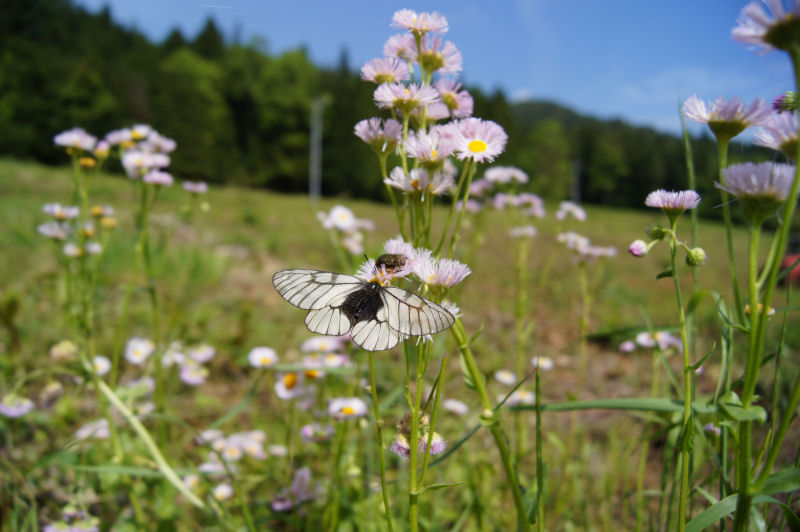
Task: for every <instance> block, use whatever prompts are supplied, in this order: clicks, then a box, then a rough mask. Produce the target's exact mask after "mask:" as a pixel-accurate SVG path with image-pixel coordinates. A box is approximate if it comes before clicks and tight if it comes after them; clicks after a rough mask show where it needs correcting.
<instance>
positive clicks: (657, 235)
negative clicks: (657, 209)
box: [647, 224, 667, 240]
mask: <svg viewBox="0 0 800 532" xmlns="http://www.w3.org/2000/svg"><path fill="white" fill-rule="evenodd" d="M647 236H649V237H650V238H652V239H653V240H664V238H666V236H667V230H666V229H664V228H663V227H661V226H660V225H658V224H656V225H652V226H650V227H649V228H648V229H647Z"/></svg>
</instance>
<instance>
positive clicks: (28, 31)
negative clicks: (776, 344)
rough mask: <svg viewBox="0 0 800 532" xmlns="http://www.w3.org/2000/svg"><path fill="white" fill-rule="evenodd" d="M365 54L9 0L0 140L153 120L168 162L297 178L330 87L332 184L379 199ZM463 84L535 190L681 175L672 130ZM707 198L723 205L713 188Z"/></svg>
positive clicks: (591, 191)
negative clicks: (168, 142)
mask: <svg viewBox="0 0 800 532" xmlns="http://www.w3.org/2000/svg"><path fill="white" fill-rule="evenodd" d="M359 68H360V65H355V66H353V65H350V62H349V59H348V56H347V53H346V51H343V52H342V55H341V59H340V61H339V64H338V65H337V66H336V67H333V68H322V67H319V66H317V65H314V64H313V63H312V62H311V61H310V59H309V57H308V54H307V53H306V51H305V50H304V49H302V48H298V49H296V50H291V51H288V52H285V53H282V54H272V53H270V52H269V49H268V46H267V42H266V41H265V40H263V39H254V40H251V41H249V42H247V43H242V42H240V41H239V39H230V38H226V36H225V35H223V33H222V32H221V31H220V30H219V28H218V27H217V26H216V24H215V23H214V21H213V19H209V20H208V21H207V22H206V24H205V26H204V27H203V28H202V30H201V31H200V32H199V33H198V34H197V35H195V36H194V37H193V38H187V37H186V36H184V35H183V34H182V33H181V32H180V31H179V30H178V29H175V30H173V31H172V32H171V33H170V34H169V36H168V37H167V38H166V39H164V41H163V42H160V43H159V42H151V41H150V40H148V39H147V38H146V37H145V36H144V35H143V34H142V33H140V32H138V31H136V30H134V29H130V28H126V27H123V26H121V25H120V24H118V23H116V22H115V21H114V20H113V19H112V16H111V12H110V11H109V9H108V8H105V9H103V10H102V11H100V12H99V13H96V14H94V13H90V12H88V11H86V10H85V9H84V8H82V7H80V6H76V5H73V4H71V3H70V2H69V0H36V1H34V2H30V1H29V0H8V1H7V2H5V3H4V6H3V16H2V17H0V155H3V156H12V157H17V158H22V159H33V160H38V161H42V162H45V163H51V164H60V163H63V154H61V152H60V151H59V150H57V149H56V148H54V147H53V146H52V143H51V139H52V136H53V135H54V134H55V133H57V132H59V131H62V130H65V129H68V128H71V127H74V126H80V127H83V128H85V129H87V130H88V131H90V132H91V133H93V134H96V135H103V134H104V133H105V132H107V131H110V130H112V129H117V128H119V127H122V126H125V125H131V124H133V123H140V122H143V123H149V124H151V125H153V126H154V127H155V128H156V129H158V130H159V131H160V132H161V133H162V134H164V135H167V136H169V137H171V138H174V139H175V140H176V141H177V142H178V146H179V149H178V150H177V151H176V152H175V153H174V154H173V155H174V157H173V163H172V165H171V169H172V171H173V172H174V173H175V174H176V175H178V176H179V177H182V178H186V179H204V180H207V181H209V182H212V183H233V184H239V185H244V186H252V187H263V188H269V189H272V190H277V191H284V192H301V191H306V190H307V187H308V165H309V128H310V109H311V103H312V101H313V100H314V99H316V98H319V97H324V98H325V100H326V102H327V105H326V106H325V108H324V117H323V122H324V134H323V170H322V172H323V184H322V191H323V194H326V195H349V196H353V197H361V198H371V199H382V198H383V197H384V196H383V195H384V194H385V190H384V187H383V184H382V183H381V181H380V176H379V175H378V167H377V163H376V161H375V160H374V156H373V155H372V153H371V152H370V150H369V149H368V148H367V147H366V146H365V145H363V144H362V143H361V141H359V140H358V139H357V138H356V137H355V135H353V126H354V124H355V123H356V122H358V121H359V120H361V119H363V118H368V117H370V116H376V115H377V114H378V112H377V109H376V108H375V107H374V105H373V104H372V92H373V90H374V85H372V84H371V83H367V82H363V81H361V79H360V76H359ZM468 89H469V90H470V92H471V93H472V95H473V98H474V100H475V116H478V117H481V118H484V119H489V120H494V121H495V122H497V123H499V124H500V125H502V126H503V127H504V128H505V129H506V131H507V132H508V134H509V138H510V140H509V144H508V147H507V150H506V152H505V153H504V154H503V155H502V156H501V157H500V158H499V159H498V160H497V163H498V164H503V165H510V166H517V167H519V168H521V169H523V170H524V171H525V172H526V173H528V175H529V176H530V177H531V182H530V184H529V185H528V188H529V189H530V190H531V191H533V192H536V193H538V194H541V195H543V196H545V197H548V198H554V199H566V198H568V197H573V198H575V199H580V200H581V201H583V202H586V203H602V204H606V205H617V206H637V207H638V206H641V205H642V201H643V198H644V197H645V196H646V195H647V193H648V192H649V191H651V190H653V189H655V188H672V189H675V188H686V182H687V180H686V174H687V172H686V164H685V156H684V143H683V139H681V138H679V137H678V136H675V135H669V134H665V133H660V132H657V131H655V130H653V129H649V128H644V127H635V126H632V125H630V124H627V123H625V122H623V121H620V120H598V119H595V118H591V117H586V116H581V115H579V114H577V113H575V112H573V111H572V110H570V109H568V108H565V107H563V106H560V105H558V104H554V103H550V102H542V101H539V102H523V103H511V102H509V101H508V100H507V98H506V97H505V95H504V93H503V92H502V91H501V90H497V91H495V92H493V93H488V94H487V93H484V92H482V91H481V90H479V89H476V88H470V87H468ZM675 119H676V121H677V120H679V117H678V114H677V109H676V118H675ZM692 147H693V152H694V165H695V169H696V174H697V182H698V183H699V186H698V191H699V192H700V193H701V194H712V196H710V197H717V194H716V192H714V191H713V183H714V181H715V180H716V164H717V162H716V147H715V144H714V141H713V140H712V139H711V138H710V137H708V136H701V137H697V138H694V139H692ZM772 157H774V154H773V153H772V152H768V151H766V150H762V149H759V148H756V147H752V146H747V145H737V146H734V147H733V149H732V154H731V159H732V162H736V161H737V160H740V159H741V160H764V159H769V158H772ZM703 209H704V213H705V214H707V215H712V216H713V215H715V214H716V211H718V210H719V209H714V202H704V203H703Z"/></svg>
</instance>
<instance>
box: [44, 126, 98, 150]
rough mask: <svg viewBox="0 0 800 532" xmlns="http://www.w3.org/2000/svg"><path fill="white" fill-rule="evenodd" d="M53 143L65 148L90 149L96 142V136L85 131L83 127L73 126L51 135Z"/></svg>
mask: <svg viewBox="0 0 800 532" xmlns="http://www.w3.org/2000/svg"><path fill="white" fill-rule="evenodd" d="M53 143H55V145H56V146H63V147H65V148H76V149H79V150H84V151H92V149H93V148H94V146H95V144H96V143H97V138H96V137H93V136H92V135H90V134H89V133H87V132H86V131H85V130H84V129H83V128H79V127H74V128H72V129H68V130H66V131H62V132H61V133H59V134H58V135H56V136H55V137H53Z"/></svg>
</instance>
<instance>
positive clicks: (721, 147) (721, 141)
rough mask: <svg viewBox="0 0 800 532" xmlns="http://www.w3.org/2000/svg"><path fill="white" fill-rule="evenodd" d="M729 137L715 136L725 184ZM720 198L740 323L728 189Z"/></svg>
mask: <svg viewBox="0 0 800 532" xmlns="http://www.w3.org/2000/svg"><path fill="white" fill-rule="evenodd" d="M729 143H730V139H726V138H721V137H718V138H717V152H718V153H719V182H720V183H721V184H723V185H724V184H725V177H724V176H723V174H722V170H724V169H725V168H727V167H728V145H729ZM720 196H721V198H722V219H723V221H724V223H725V242H726V244H727V248H728V261H729V262H730V268H731V282H732V283H733V301H734V305H735V306H736V316H737V317H738V318H739V322H740V323H744V319H745V318H744V307H743V306H742V296H741V293H740V292H739V276H738V274H737V273H736V257H735V255H734V250H733V222H732V221H731V206H730V201H729V199H728V191H727V190H725V189H720Z"/></svg>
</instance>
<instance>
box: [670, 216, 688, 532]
mask: <svg viewBox="0 0 800 532" xmlns="http://www.w3.org/2000/svg"><path fill="white" fill-rule="evenodd" d="M671 222H672V224H671V225H672V235H671V238H670V243H669V247H670V253H669V261H670V268H671V270H672V281H673V284H674V287H675V299H676V302H677V304H678V320H679V324H680V328H681V345H682V347H683V422H682V423H683V426H682V429H681V438H680V452H681V491H680V499H679V502H678V524H679V529H680V530H681V532H683V531H684V530H686V509H687V501H688V498H689V460H690V458H691V428H692V368H691V362H690V356H689V338H688V333H687V330H686V314H685V313H684V310H683V296H682V295H681V285H680V282H679V281H678V270H677V264H676V260H675V258H676V256H677V254H678V239H677V238H676V236H675V227H676V225H677V223H678V218H677V217H674V218H673V219H672V220H671Z"/></svg>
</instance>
